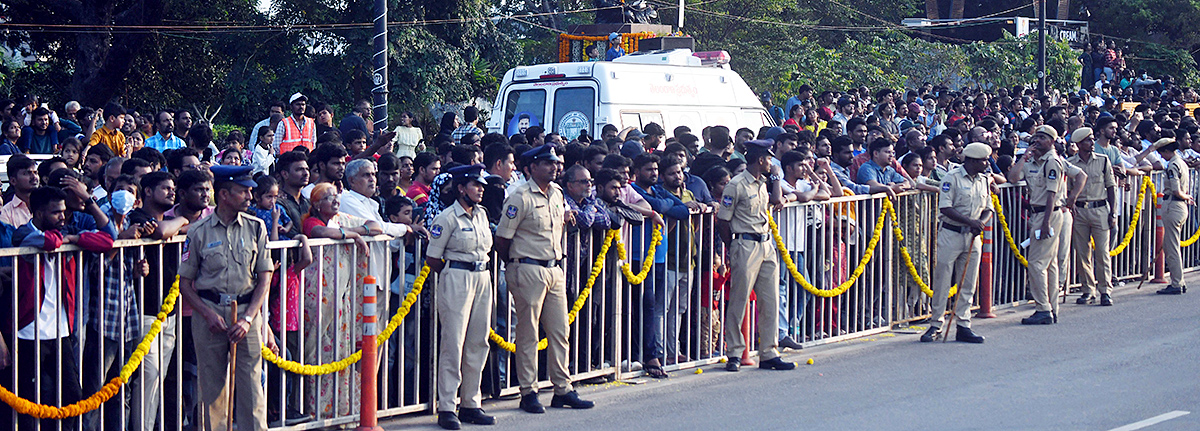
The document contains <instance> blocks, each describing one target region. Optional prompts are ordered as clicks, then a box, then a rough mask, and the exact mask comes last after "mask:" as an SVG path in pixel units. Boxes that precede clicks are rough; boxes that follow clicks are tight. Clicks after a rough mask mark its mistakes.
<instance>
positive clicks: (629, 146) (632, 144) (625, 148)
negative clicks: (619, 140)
mask: <svg viewBox="0 0 1200 431" xmlns="http://www.w3.org/2000/svg"><path fill="white" fill-rule="evenodd" d="M644 152H646V149H645V148H642V143H641V142H638V141H625V143H624V144H621V155H622V156H625V158H628V159H632V158H634V157H637V156H638V154H642V153H644Z"/></svg>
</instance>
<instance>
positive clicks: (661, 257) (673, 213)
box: [630, 183, 691, 263]
mask: <svg viewBox="0 0 1200 431" xmlns="http://www.w3.org/2000/svg"><path fill="white" fill-rule="evenodd" d="M632 186H633V189H634V190H636V191H637V192H638V194H640V195H642V197H643V198H646V203H648V204H650V208H653V209H654V211H655V212H657V213H659V214H664V215H666V216H667V217H670V218H673V219H676V220H687V219H688V218H689V217H691V211H689V210H688V207H687V205H684V203H683V201H682V200H679V198H678V197H675V195H673V194H671V193H670V192H668V191H667V189H664V188H662V186H660V185H654V186H652V187H650V191H646V190H644V189H642V187H641V186H639V185H637V183H634V184H632ZM653 232H654V223H653V222H648V223H642V228H641V229H634V231H633V246H632V247H630V249H631V252H630V253H631V256H630V258H631V259H633V260H636V261H639V262H640V261H641V260H642V259H645V258H646V248H647V247H649V246H650V238H651V236H652V233H653ZM654 263H667V230H666V228H664V229H663V239H662V242H661V243H659V244H658V248H656V249H655V250H654Z"/></svg>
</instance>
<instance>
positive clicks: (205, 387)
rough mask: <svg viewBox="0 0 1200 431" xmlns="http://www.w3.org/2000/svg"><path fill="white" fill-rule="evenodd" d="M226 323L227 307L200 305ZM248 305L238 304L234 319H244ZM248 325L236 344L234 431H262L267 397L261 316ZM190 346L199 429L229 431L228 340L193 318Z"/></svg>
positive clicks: (200, 320)
mask: <svg viewBox="0 0 1200 431" xmlns="http://www.w3.org/2000/svg"><path fill="white" fill-rule="evenodd" d="M203 303H204V306H207V307H209V308H212V309H213V311H215V312H216V313H217V314H218V315H220V316H222V317H225V321H226V323H227V324H231V323H229V306H227V305H216V304H213V303H211V302H208V301H203ZM248 306H249V304H238V315H239V316H241V315H244V314H245V312H246V308H247V307H248ZM257 314H258V316H256V317H255V318H254V321H253V322H251V323H250V330H249V331H247V332H246V337H245V338H243V339H242V341H241V342H240V343H238V344H237V366H236V371H235V376H234V379H236V385H237V388H236V390H235V391H234V396H235V397H237V399H236V400H235V401H234V402H235V403H237V417H236V418H235V421H236V423H237V428H238V431H266V429H267V396H266V393H265V391H264V388H263V381H262V376H263V368H262V344H263V340H262V335H261V334H262V313H257ZM192 342H193V343H194V344H195V346H196V362H197V364H198V369H197V372H196V384H197V386H199V392H200V399H199V404H200V414H199V415H198V417H197V421H198V422H199V426H200V428H199V429H202V430H204V431H232V430H226V429H225V423H226V422H227V414H228V412H229V381H228V380H229V379H228V377H229V337H228V336H226V335H225V333H224V332H222V333H214V332H212V331H209V330H208V321H207V320H204V318H203V317H201V316H199V315H197V316H196V318H194V319H192Z"/></svg>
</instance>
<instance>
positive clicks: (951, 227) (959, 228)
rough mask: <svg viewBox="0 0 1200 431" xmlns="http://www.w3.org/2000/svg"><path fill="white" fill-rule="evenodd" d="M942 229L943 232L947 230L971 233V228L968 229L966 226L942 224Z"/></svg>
mask: <svg viewBox="0 0 1200 431" xmlns="http://www.w3.org/2000/svg"><path fill="white" fill-rule="evenodd" d="M942 229H945V230H948V231H951V232H958V233H970V232H971V228H968V227H966V226H958V225H953V224H950V223H942Z"/></svg>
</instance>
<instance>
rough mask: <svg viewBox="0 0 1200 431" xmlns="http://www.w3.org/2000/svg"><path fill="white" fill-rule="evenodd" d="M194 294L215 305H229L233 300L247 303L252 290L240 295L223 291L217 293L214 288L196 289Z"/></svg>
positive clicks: (251, 297) (252, 295)
mask: <svg viewBox="0 0 1200 431" xmlns="http://www.w3.org/2000/svg"><path fill="white" fill-rule="evenodd" d="M196 294H197V295H200V298H201V299H205V300H208V301H209V302H212V303H214V304H217V305H229V304H231V303H232V302H233V301H237V302H238V303H240V304H249V303H250V300H251V299H253V298H254V293H253V292H251V293H247V294H245V295H242V296H237V295H229V294H225V293H217V291H215V290H197V291H196Z"/></svg>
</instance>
